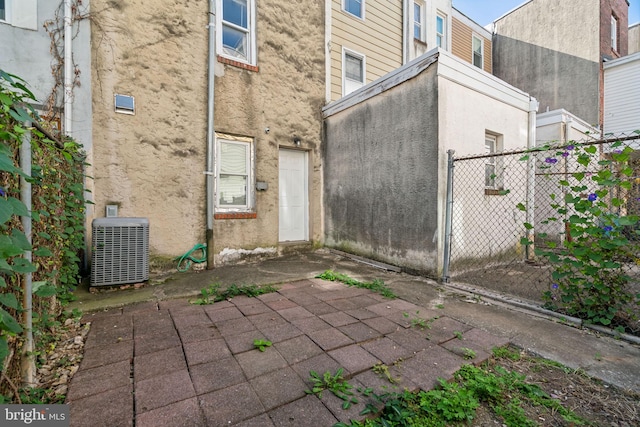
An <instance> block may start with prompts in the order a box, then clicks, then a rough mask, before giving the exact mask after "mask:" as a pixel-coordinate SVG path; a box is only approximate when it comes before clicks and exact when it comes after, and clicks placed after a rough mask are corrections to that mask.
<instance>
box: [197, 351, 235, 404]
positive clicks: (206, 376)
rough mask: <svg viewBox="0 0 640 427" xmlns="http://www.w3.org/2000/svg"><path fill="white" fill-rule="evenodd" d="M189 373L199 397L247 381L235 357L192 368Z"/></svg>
mask: <svg viewBox="0 0 640 427" xmlns="http://www.w3.org/2000/svg"><path fill="white" fill-rule="evenodd" d="M189 372H190V374H191V382H192V383H193V388H194V389H195V391H196V394H198V395H200V394H205V393H209V392H211V391H215V390H220V389H223V388H227V387H229V386H232V385H236V384H240V383H242V382H245V381H246V380H247V378H246V377H245V375H244V373H243V371H242V368H241V367H240V365H239V364H238V362H237V361H236V359H234V358H233V357H227V358H225V359H218V360H216V361H214V362H209V363H201V364H199V365H195V366H191V367H190V368H189Z"/></svg>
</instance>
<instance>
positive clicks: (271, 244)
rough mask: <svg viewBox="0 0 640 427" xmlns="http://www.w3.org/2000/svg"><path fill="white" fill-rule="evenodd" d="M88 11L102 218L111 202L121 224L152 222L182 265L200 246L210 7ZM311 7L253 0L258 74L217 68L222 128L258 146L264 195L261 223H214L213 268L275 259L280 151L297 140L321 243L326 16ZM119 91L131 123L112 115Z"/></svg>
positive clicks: (133, 5)
mask: <svg viewBox="0 0 640 427" xmlns="http://www.w3.org/2000/svg"><path fill="white" fill-rule="evenodd" d="M93 3H94V4H93V6H92V7H93V9H94V10H97V11H99V12H97V13H96V16H95V18H94V19H95V25H94V26H93V29H92V36H93V50H94V51H93V54H94V71H93V78H94V110H95V114H94V140H95V141H96V142H95V150H94V156H93V161H92V163H93V165H94V166H93V174H94V176H95V191H94V195H95V200H96V216H103V215H104V207H105V205H106V204H111V203H113V204H119V206H120V212H119V215H120V216H140V217H148V218H149V219H150V245H151V250H152V252H153V253H156V254H160V255H168V256H176V255H180V254H182V253H184V252H185V251H187V250H188V249H190V248H191V247H192V246H193V245H194V244H196V243H205V234H206V229H205V228H206V205H205V202H206V197H205V196H206V195H205V175H204V174H203V171H204V170H205V168H206V146H207V135H206V131H207V69H208V67H207V49H208V29H207V23H208V19H209V16H208V3H207V2H192V1H187V0H135V1H129V0H127V1H124V0H112V1H106V0H94V2H93ZM316 3H317V2H312V1H310V0H309V1H304V2H300V3H290V2H285V1H283V0H269V1H259V2H257V24H256V25H257V35H258V39H257V58H258V59H257V66H258V71H255V70H249V69H245V68H241V67H237V66H234V65H226V64H223V63H220V62H217V63H216V65H215V75H216V77H215V130H216V131H217V132H223V133H225V134H233V135H238V136H242V137H249V138H253V141H254V148H255V157H254V159H255V166H254V167H255V180H257V181H265V182H267V183H268V185H269V188H268V190H266V191H261V192H256V193H255V212H256V218H251V219H217V220H216V221H215V222H214V248H213V253H214V254H215V262H216V264H217V265H218V264H221V263H224V262H232V261H236V260H237V259H238V257H239V256H240V255H243V254H246V253H249V254H251V253H263V252H264V251H265V248H266V251H267V253H270V254H273V253H275V251H276V250H277V248H278V147H279V146H290V147H293V136H294V135H297V136H299V137H300V139H301V145H300V147H299V148H300V149H303V150H308V152H309V159H310V168H309V169H310V171H309V174H310V183H309V188H310V191H309V200H310V223H311V232H310V236H311V239H312V240H319V239H320V238H321V231H320V229H321V216H320V214H319V212H320V186H321V175H320V169H321V163H320V151H319V150H320V134H321V115H320V108H321V106H322V104H323V102H324V86H323V80H324V54H323V53H324V52H323V40H324V34H323V31H322V29H323V25H324V24H323V22H324V21H323V13H324V9H323V5H319V4H316ZM115 93H119V94H126V95H132V96H135V104H136V112H135V115H126V114H119V113H115V112H114V106H113V102H114V100H113V96H114V94H115ZM267 127H268V128H270V132H269V133H268V134H266V133H265V128H267ZM254 184H255V183H254V182H252V183H250V185H252V186H253V185H254Z"/></svg>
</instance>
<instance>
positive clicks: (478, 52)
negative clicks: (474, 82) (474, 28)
mask: <svg viewBox="0 0 640 427" xmlns="http://www.w3.org/2000/svg"><path fill="white" fill-rule="evenodd" d="M471 45H472V49H473V65H475V66H476V67H478V68H484V67H483V65H484V52H483V50H484V41H483V40H482V38H480V37H478V36H476V35H473V36H472V39H471Z"/></svg>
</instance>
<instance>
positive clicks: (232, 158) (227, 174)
mask: <svg viewBox="0 0 640 427" xmlns="http://www.w3.org/2000/svg"><path fill="white" fill-rule="evenodd" d="M252 158H253V142H251V141H250V140H249V139H248V138H242V139H241V140H231V139H218V156H217V163H218V176H217V178H218V179H217V188H216V192H217V198H216V202H217V206H216V209H217V210H218V211H248V210H251V208H252V207H253V173H252V169H253V166H252Z"/></svg>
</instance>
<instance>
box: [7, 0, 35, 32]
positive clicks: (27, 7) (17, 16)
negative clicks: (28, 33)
mask: <svg viewBox="0 0 640 427" xmlns="http://www.w3.org/2000/svg"><path fill="white" fill-rule="evenodd" d="M0 22H3V23H6V24H10V25H12V26H14V27H18V28H24V29H27V30H37V29H38V0H0Z"/></svg>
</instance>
